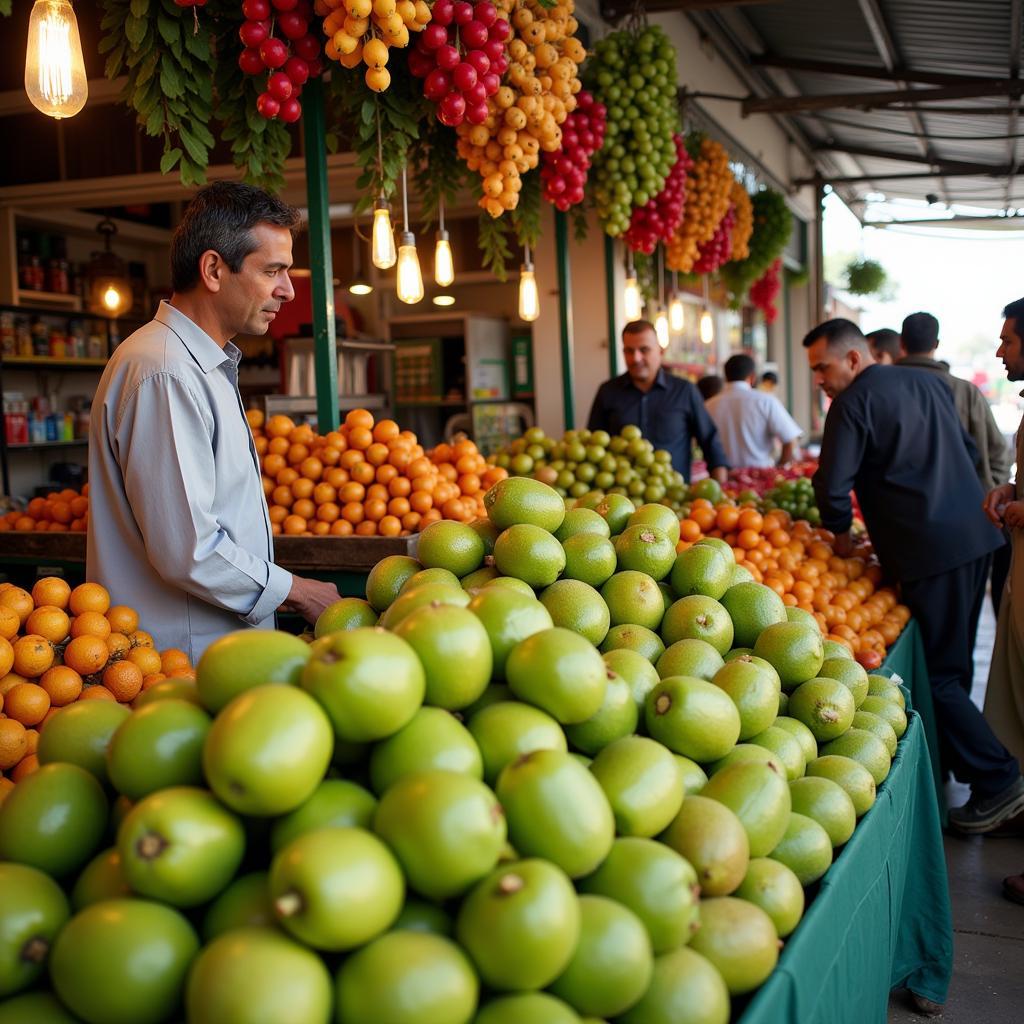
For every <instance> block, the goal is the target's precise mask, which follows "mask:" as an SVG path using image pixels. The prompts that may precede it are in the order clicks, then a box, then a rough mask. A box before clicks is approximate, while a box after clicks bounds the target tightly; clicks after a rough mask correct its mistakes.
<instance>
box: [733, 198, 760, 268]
mask: <svg viewBox="0 0 1024 1024" xmlns="http://www.w3.org/2000/svg"><path fill="white" fill-rule="evenodd" d="M729 199H730V201H731V202H732V205H733V210H734V212H735V215H736V217H735V223H734V224H733V228H732V255H731V256H730V257H729V259H732V260H745V259H746V258H747V257H748V256H749V255H750V236H751V235H752V234H753V233H754V205H753V203H752V202H751V201H750V193H749V192H748V191H747V190H746V189H745V188H744V187H743V184H742V182H739V181H734V182H733V183H732V191H731V192H730V193H729Z"/></svg>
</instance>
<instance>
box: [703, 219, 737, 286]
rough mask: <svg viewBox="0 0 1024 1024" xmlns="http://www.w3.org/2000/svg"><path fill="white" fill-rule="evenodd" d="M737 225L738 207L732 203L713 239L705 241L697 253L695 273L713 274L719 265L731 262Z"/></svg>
mask: <svg viewBox="0 0 1024 1024" xmlns="http://www.w3.org/2000/svg"><path fill="white" fill-rule="evenodd" d="M735 226H736V208H735V207H734V206H732V205H730V206H729V209H728V210H727V211H726V213H725V216H724V217H723V218H722V219H721V221H720V222H719V224H718V227H717V228H715V233H714V234H713V235H712V236H711V241H709V242H705V243H704V244H703V245H702V246H701V247H700V251H699V252H698V253H697V259H696V262H695V263H694V264H693V272H694V273H695V274H713V273H714V272H715V271H716V270H717V269H718V268H719V267H721V266H723V265H724V264H726V263H728V262H729V258H730V256H731V254H732V232H733V228H734V227H735Z"/></svg>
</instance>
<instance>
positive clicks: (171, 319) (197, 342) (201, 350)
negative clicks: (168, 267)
mask: <svg viewBox="0 0 1024 1024" xmlns="http://www.w3.org/2000/svg"><path fill="white" fill-rule="evenodd" d="M154 319H155V320H158V321H159V322H160V323H162V324H163V325H164V326H165V327H168V328H170V329H171V330H172V331H173V332H174V333H175V334H176V335H177V336H178V337H179V338H180V339H181V343H182V344H183V345H184V346H185V348H187V349H188V351H189V354H190V355H191V356H192V358H193V359H194V360H195V361H196V362H197V363H198V364H199V367H200V369H201V370H202V371H203V373H209V372H210V371H211V370H215V369H217V367H218V366H220V365H222V364H223V363H231V362H233V363H235V364H236V365H237V363H238V360H239V359H240V358H241V356H242V353H241V351H240V350H239V348H238V346H237V345H235V344H234V343H232V342H230V341H229V342H228V343H227V344H226V345H225V346H224V348H221V347H220V345H218V344H217V342H215V341H214V340H213V338H211V337H210V336H209V335H208V334H207V333H206V331H204V330H203V329H202V328H201V327H200V326H199V325H198V324H196V323H195V322H194V321H192V320H191V319H189V317H187V316H186V315H185V314H184V313H182V311H181V310H180V309H175V308H174V306H172V305H171V304H170V303H169V302H167V301H165V300H161V301H160V306H159V308H158V309H157V311H156V316H155V317H154Z"/></svg>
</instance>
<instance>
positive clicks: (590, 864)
mask: <svg viewBox="0 0 1024 1024" xmlns="http://www.w3.org/2000/svg"><path fill="white" fill-rule="evenodd" d="M497 795H498V800H499V801H500V802H501V806H502V807H503V808H504V809H505V815H506V817H507V818H508V832H509V840H510V841H511V843H512V845H513V846H514V847H515V849H516V850H518V851H519V852H520V853H521V854H523V855H524V856H527V857H544V858H546V859H547V860H550V861H551V862H552V863H554V864H557V865H558V866H559V867H560V868H561V869H562V870H563V871H564V872H565V873H566V874H567V875H568V876H569V877H570V878H579V877H581V876H582V875H586V874H589V873H590V872H591V871H593V870H594V869H595V868H596V867H597V866H598V865H599V864H600V863H601V861H602V860H604V858H605V856H606V855H607V853H608V851H609V849H611V845H612V842H613V840H614V839H615V819H614V817H613V815H612V809H611V807H610V806H609V803H608V798H607V797H606V796H605V795H604V791H603V790H602V789H601V787H600V785H599V784H598V782H597V780H596V779H595V778H594V776H593V775H591V774H590V772H589V771H587V769H586V768H584V767H583V766H582V765H580V764H579V763H577V762H576V761H575V760H573V758H572V757H571V756H570V755H569V754H565V753H563V752H561V751H557V750H535V751H534V752H533V753H530V754H525V755H524V756H523V757H521V758H520V759H519V760H518V761H514V762H512V764H509V765H508V766H506V767H505V769H504V770H503V771H502V773H501V775H500V776H499V777H498V785H497Z"/></svg>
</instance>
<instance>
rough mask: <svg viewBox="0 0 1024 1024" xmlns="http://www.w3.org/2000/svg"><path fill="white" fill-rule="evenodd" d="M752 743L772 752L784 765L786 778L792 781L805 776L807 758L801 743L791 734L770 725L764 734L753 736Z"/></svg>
mask: <svg viewBox="0 0 1024 1024" xmlns="http://www.w3.org/2000/svg"><path fill="white" fill-rule="evenodd" d="M750 742H751V743H753V744H754V745H755V746H758V747H764V749H765V750H768V751H770V752H771V753H772V755H773V756H774V757H775V758H776V760H777V761H778V762H779V763H780V764H781V765H782V768H783V771H785V773H786V778H787V779H789V780H790V781H792V780H793V779H799V778H800V777H801V776H802V775H803V773H804V770H805V769H806V767H807V758H805V757H804V750H803V747H802V746H801V745H800V741H799V740H798V739H797V738H796V737H795V736H794V735H793V734H792V733H791V732H788V731H787V730H785V729H780V728H779V727H778V726H777V725H770V726H768V728H767V729H765V730H764V732H759V733H758V734H757V735H756V736H751V737H750Z"/></svg>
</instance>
